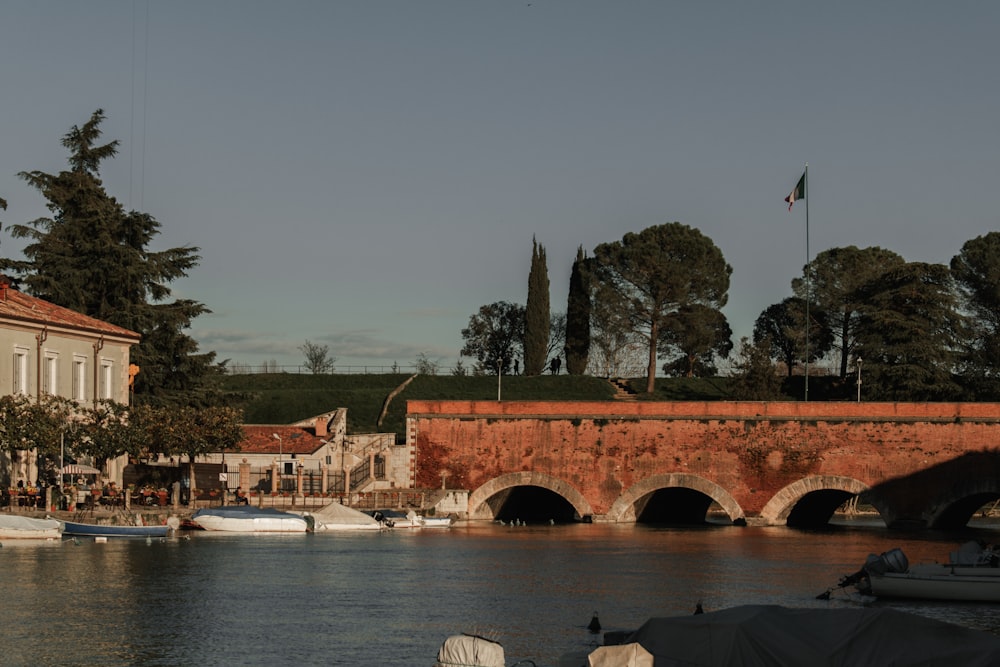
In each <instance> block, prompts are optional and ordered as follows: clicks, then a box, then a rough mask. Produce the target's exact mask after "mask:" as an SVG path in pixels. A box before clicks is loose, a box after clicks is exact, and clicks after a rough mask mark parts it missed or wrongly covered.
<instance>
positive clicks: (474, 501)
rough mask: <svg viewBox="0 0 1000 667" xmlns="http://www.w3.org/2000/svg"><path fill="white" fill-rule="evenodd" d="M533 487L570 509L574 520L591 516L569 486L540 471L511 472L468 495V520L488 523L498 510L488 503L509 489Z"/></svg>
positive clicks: (494, 505) (579, 497) (582, 498)
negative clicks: (553, 497)
mask: <svg viewBox="0 0 1000 667" xmlns="http://www.w3.org/2000/svg"><path fill="white" fill-rule="evenodd" d="M520 486H535V487H539V488H542V489H546V490H548V491H551V492H552V493H554V494H556V495H558V496H560V497H561V498H563V499H564V500H566V502H568V503H569V504H570V505H572V507H573V511H574V513H575V514H576V516H577V517H578V518H581V519H583V518H586V517H590V516H593V513H594V512H593V510H592V509H591V506H590V503H589V502H588V501H587V499H586V498H584V497H583V494H581V493H580V492H579V491H577V490H576V489H575V488H574V487H573V486H572V485H570V484H569V483H567V482H565V481H563V480H561V479H559V478H557V477H552V476H551V475H546V474H545V473H540V472H512V473H507V474H506V475H500V476H499V477H494V478H493V479H491V480H490V481H488V482H486V483H485V484H483V485H482V486H480V487H479V488H478V489H476V490H475V491H473V492H472V493H471V494H470V495H469V518H470V519H480V520H484V519H485V520H489V521H492V520H493V519H495V518H496V513H497V510H498V509H499V507H498V506H497V505H496V504H495V503H491V500H492V499H494V498H496V497H498V496H500V495H501V494H503V493H504V492H505V491H508V490H509V489H514V488H515V487H520Z"/></svg>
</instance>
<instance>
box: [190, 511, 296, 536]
mask: <svg viewBox="0 0 1000 667" xmlns="http://www.w3.org/2000/svg"><path fill="white" fill-rule="evenodd" d="M191 521H192V522H193V523H194V524H195V525H197V526H198V527H199V528H203V529H204V530H213V531H221V532H226V533H305V532H307V531H308V530H309V521H307V520H306V519H305V518H304V517H301V516H298V515H296V514H292V513H290V512H282V511H280V510H276V509H269V508H261V507H251V506H247V505H230V506H226V507H210V508H206V509H200V510H198V511H197V512H195V513H194V516H192V517H191Z"/></svg>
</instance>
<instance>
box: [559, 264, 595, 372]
mask: <svg viewBox="0 0 1000 667" xmlns="http://www.w3.org/2000/svg"><path fill="white" fill-rule="evenodd" d="M590 312H591V301H590V275H589V273H588V271H587V255H586V253H584V251H583V246H580V247H579V248H577V250H576V260H574V262H573V269H572V271H571V273H570V276H569V296H568V297H567V299H566V336H565V339H566V345H565V353H566V372H567V373H569V374H570V375H583V374H584V373H586V372H587V360H588V357H589V356H590Z"/></svg>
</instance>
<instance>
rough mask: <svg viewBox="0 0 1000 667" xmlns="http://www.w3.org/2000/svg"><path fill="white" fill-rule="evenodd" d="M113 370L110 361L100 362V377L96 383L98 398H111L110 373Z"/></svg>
mask: <svg viewBox="0 0 1000 667" xmlns="http://www.w3.org/2000/svg"><path fill="white" fill-rule="evenodd" d="M113 370H114V364H112V362H111V360H110V359H103V360H101V377H100V379H99V381H98V388H97V397H98V398H113V396H112V394H111V391H112V388H113V387H112V383H111V378H112V375H111V373H112V371H113Z"/></svg>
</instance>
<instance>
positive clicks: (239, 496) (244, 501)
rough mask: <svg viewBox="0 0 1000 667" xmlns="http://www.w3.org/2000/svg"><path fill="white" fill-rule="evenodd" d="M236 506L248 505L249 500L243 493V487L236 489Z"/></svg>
mask: <svg viewBox="0 0 1000 667" xmlns="http://www.w3.org/2000/svg"><path fill="white" fill-rule="evenodd" d="M236 504H237V505H249V504H250V500H249V499H248V498H247V494H246V493H245V492H244V491H243V487H241V486H237V487H236Z"/></svg>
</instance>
